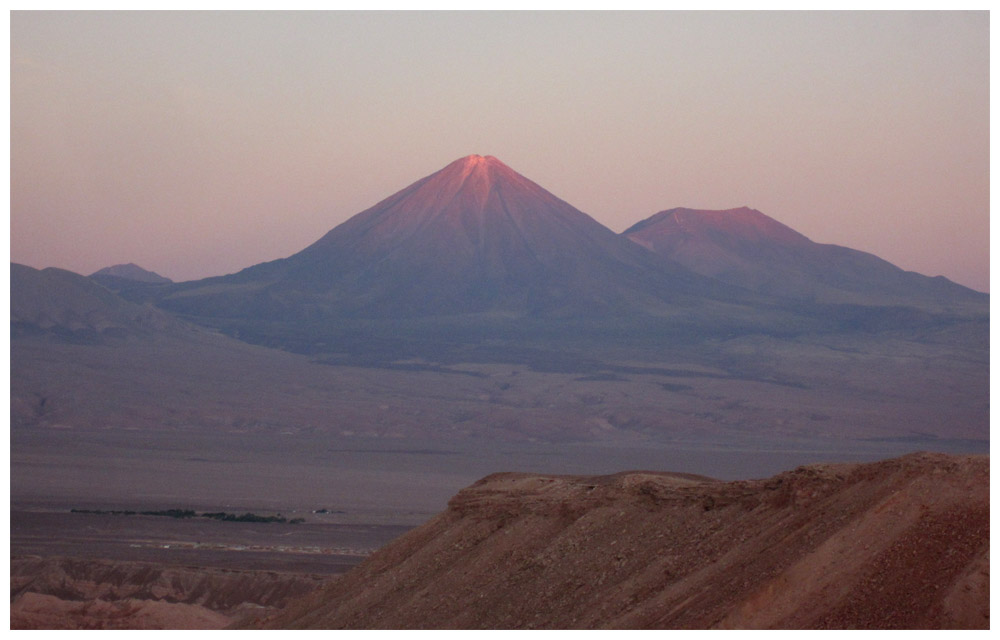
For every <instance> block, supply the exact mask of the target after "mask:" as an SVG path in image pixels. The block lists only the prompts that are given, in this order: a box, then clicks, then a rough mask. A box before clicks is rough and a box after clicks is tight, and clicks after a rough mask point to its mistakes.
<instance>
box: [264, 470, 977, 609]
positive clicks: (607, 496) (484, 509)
mask: <svg viewBox="0 0 1000 640" xmlns="http://www.w3.org/2000/svg"><path fill="white" fill-rule="evenodd" d="M251 624H252V625H259V626H265V627H272V628H302V627H306V628H310V627H312V628H341V627H343V628H428V627H431V628H453V627H459V628H530V627H540V628H942V627H943V628H969V627H971V628H988V627H989V459H988V458H987V457H953V456H946V455H940V454H912V455H908V456H905V457H903V458H898V459H893V460H886V461H881V462H877V463H871V464H857V465H817V466H809V467H801V468H798V469H796V470H794V471H790V472H787V473H783V474H780V475H778V476H775V477H773V478H770V479H765V480H751V481H740V482H727V483H723V482H716V481H712V480H709V479H705V478H699V477H693V476H682V475H678V474H665V473H650V472H629V473H622V474H617V475H613V476H602V477H568V476H533V475H527V474H513V473H501V474H495V475H491V476H488V477H487V478H484V479H483V480H481V481H479V482H477V483H476V484H474V485H472V486H471V487H469V488H467V489H465V490H463V491H461V492H460V493H459V494H458V495H456V496H455V497H454V498H453V499H452V501H451V502H450V504H449V508H448V509H447V511H445V512H444V513H442V514H441V515H439V516H437V517H436V518H435V519H433V520H431V521H430V522H428V523H427V524H426V525H424V526H422V527H420V528H418V529H415V530H414V531H412V532H410V533H409V534H407V535H405V536H403V537H402V538H400V539H398V540H397V541H396V542H394V543H392V544H390V545H389V546H387V547H386V548H384V549H383V550H381V551H379V552H378V553H376V554H375V555H373V556H372V557H371V558H369V559H368V560H367V561H366V562H364V563H363V564H362V565H360V566H359V567H358V568H356V569H355V570H353V571H352V572H350V573H348V574H346V575H345V576H344V577H343V578H342V579H340V580H338V581H337V582H335V583H332V584H330V585H329V586H326V587H324V588H323V589H321V590H317V591H316V592H314V593H312V594H310V595H309V596H307V597H305V598H303V599H301V600H297V601H295V602H293V603H292V604H291V605H289V606H288V607H287V608H286V609H285V610H283V611H282V612H280V613H278V614H277V615H272V616H269V617H268V616H262V617H260V618H259V619H257V620H256V621H251Z"/></svg>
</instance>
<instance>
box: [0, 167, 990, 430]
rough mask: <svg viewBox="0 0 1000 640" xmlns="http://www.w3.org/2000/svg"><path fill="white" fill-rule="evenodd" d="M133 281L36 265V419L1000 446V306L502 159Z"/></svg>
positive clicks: (727, 217) (757, 216)
mask: <svg viewBox="0 0 1000 640" xmlns="http://www.w3.org/2000/svg"><path fill="white" fill-rule="evenodd" d="M133 267H134V265H133V266H131V267H129V266H127V265H126V268H122V269H109V270H102V271H101V272H98V273H97V274H94V275H93V276H92V277H85V276H81V275H78V274H74V273H71V272H68V271H64V270H61V269H51V268H50V269H43V270H37V269H32V268H30V267H26V266H23V265H17V264H11V336H12V347H11V351H12V357H11V372H12V373H11V378H12V381H13V382H12V388H11V397H12V407H14V408H13V409H12V420H15V422H16V423H17V424H22V425H30V424H88V425H100V424H110V425H127V424H138V423H141V424H143V425H160V424H163V425H185V424H188V423H191V424H199V425H222V426H224V427H226V428H230V427H231V428H243V427H244V426H245V425H253V428H255V429H256V428H260V429H265V430H270V429H278V428H291V429H308V430H313V429H316V430H319V431H325V430H331V429H332V430H335V431H338V432H342V433H351V434H354V433H361V434H366V435H370V436H376V437H382V436H392V437H397V436H400V435H411V436H412V435H420V436H422V437H423V436H427V437H438V436H439V435H441V434H453V435H461V436H473V435H474V436H476V437H511V438H530V439H534V438H540V439H546V440H552V441H557V440H562V439H590V438H598V439H602V438H609V439H615V438H623V439H629V438H644V437H655V438H667V439H672V438H673V439H684V438H693V439H696V440H697V439H704V438H709V439H711V438H721V439H723V440H724V441H725V442H743V441H746V440H747V439H749V440H750V441H753V442H757V441H759V439H760V438H762V437H764V436H765V434H770V437H774V438H779V439H780V438H786V437H788V438H806V439H809V438H814V437H822V438H827V437H830V438H835V439H838V442H839V440H843V439H844V438H852V437H853V438H869V439H874V440H871V441H872V442H881V440H879V439H880V438H890V439H892V438H916V439H917V441H919V442H921V443H926V442H929V443H934V442H935V441H936V439H939V438H946V439H956V438H957V439H966V440H968V441H970V442H973V441H974V442H975V443H978V444H976V446H981V441H984V439H988V416H989V394H988V381H989V375H988V372H989V367H988V354H989V338H988V331H989V305H988V296H987V295H985V294H981V293H977V292H974V291H971V290H969V289H966V288H964V287H961V286H959V285H956V284H954V283H951V282H949V281H947V280H945V279H943V278H927V277H925V276H921V275H918V274H913V273H907V272H904V271H902V270H900V269H897V268H896V267H894V266H892V265H890V264H888V263H886V262H885V261H882V260H880V259H878V258H876V257H875V256H871V255H869V254H864V253H861V252H857V251H853V250H851V249H845V248H842V247H833V246H830V245H821V244H817V243H814V242H812V241H810V240H809V239H807V238H805V237H804V236H802V235H801V234H798V233H796V232H795V231H793V230H791V229H789V228H788V227H786V226H784V225H781V224H780V223H777V222H775V221H774V220H771V219H770V218H768V217H767V216H765V215H763V214H761V213H759V212H756V211H753V210H750V209H737V210H731V211H721V212H708V211H700V212H699V211H692V210H686V209H680V210H671V211H666V212H663V213H660V214H657V215H656V216H653V217H652V218H650V219H649V220H647V221H645V222H643V223H640V224H638V225H636V226H634V227H633V228H631V229H629V230H628V231H627V232H626V233H624V234H615V233H614V232H612V231H610V230H608V229H606V228H605V227H603V226H602V225H600V224H599V223H597V222H596V221H594V220H593V219H591V218H590V217H589V216H587V215H586V214H584V213H582V212H580V211H578V210H576V209H575V208H573V207H572V206H570V205H569V204H567V203H565V202H563V201H562V200H559V199H558V198H556V197H555V196H553V195H551V194H550V193H548V192H547V191H545V190H544V189H542V188H541V187H539V186H538V185H536V184H535V183H533V182H531V181H529V180H527V179H526V178H524V177H522V176H520V175H518V174H517V173H515V172H514V171H512V170H511V169H510V168H508V167H506V166H505V165H503V164H502V163H501V162H499V161H498V160H496V159H495V158H491V157H488V156H487V157H482V156H469V157H467V158H463V159H461V160H458V161H456V162H454V163H452V164H450V165H448V166H447V167H445V168H444V169H442V170H441V171H439V172H437V173H435V174H432V175H430V176H428V177H426V178H424V179H422V180H420V181H418V182H416V183H414V184H412V185H410V186H409V187H407V188H406V189H403V190H402V191H400V192H399V193H397V194H395V195H393V196H391V197H389V198H387V199H386V200H383V201H382V202H380V203H378V204H376V205H375V206H374V207H372V208H370V209H368V210H366V211H364V212H362V213H360V214H358V215H356V216H354V217H353V218H351V219H349V220H348V221H346V222H345V223H343V224H341V225H340V226H338V227H336V228H335V229H333V230H331V231H330V232H329V233H327V234H326V235H325V236H324V237H322V238H320V239H319V240H318V241H317V242H315V243H314V244H312V245H311V246H309V247H307V248H305V249H304V250H303V251H301V252H299V253H296V254H295V255H292V256H290V257H288V258H285V259H282V260H276V261H273V262H267V263H263V264H259V265H256V266H253V267H250V268H248V269H244V270H243V271H240V272H239V273H236V274H232V275H228V276H221V277H216V278H207V279H204V280H198V281H192V282H182V283H170V282H163V281H162V280H157V278H156V277H153V276H155V274H153V276H150V275H149V272H146V271H145V270H143V269H141V268H139V267H134V268H133ZM116 273H117V274H118V275H115V274H116ZM122 274H124V276H123V275H122ZM136 277H138V278H140V279H132V278H136ZM194 325H201V327H207V328H208V330H207V331H206V330H204V329H203V328H197V329H196V328H195V327H194ZM220 333H221V334H223V335H219V334H220ZM231 338H237V339H238V341H237V340H232V339H231ZM247 343H250V344H247ZM254 345H257V346H254ZM259 346H265V347H277V348H280V349H282V350H284V351H290V352H293V353H291V354H290V353H280V352H277V351H274V350H273V349H260V348H259ZM295 354H299V355H295ZM301 354H306V355H308V357H300V356H301ZM341 365H343V366H341ZM360 372H365V373H364V376H370V378H371V380H373V381H374V380H378V382H377V384H376V383H375V382H355V381H356V380H361V379H362V378H363V377H364V376H362V374H361V373H360ZM388 380H391V381H393V382H392V385H395V386H393V387H392V389H393V390H392V391H391V393H389V395H390V396H391V397H392V398H394V400H393V401H392V402H388V401H387V400H386V396H385V394H384V393H383V392H382V390H383V389H385V388H386V387H385V385H386V384H388V382H386V381H388ZM397 401H398V402H397ZM383 406H384V407H389V409H381V408H380V407H383ZM376 408H377V410H376ZM382 411H386V413H382ZM906 441H907V442H908V441H909V440H906Z"/></svg>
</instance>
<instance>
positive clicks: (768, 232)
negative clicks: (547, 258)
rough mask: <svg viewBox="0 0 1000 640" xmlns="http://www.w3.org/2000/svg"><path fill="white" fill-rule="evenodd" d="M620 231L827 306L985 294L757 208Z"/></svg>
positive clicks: (681, 258)
mask: <svg viewBox="0 0 1000 640" xmlns="http://www.w3.org/2000/svg"><path fill="white" fill-rule="evenodd" d="M622 235H623V236H625V237H627V238H629V239H630V240H632V241H633V242H636V243H637V244H640V245H642V246H644V247H646V248H648V249H650V250H652V251H655V252H656V253H658V254H659V255H661V256H663V257H665V258H668V259H670V260H671V261H674V262H676V263H679V264H681V265H683V266H685V267H687V268H689V269H691V270H692V271H695V272H697V273H699V274H702V275H705V276H709V277H712V278H717V279H719V280H722V281H725V282H728V283H730V284H733V285H736V286H739V287H743V288H746V289H749V290H752V291H756V292H758V293H764V294H769V295H774V296H780V297H785V298H793V299H797V300H808V301H811V302H819V303H828V304H860V305H880V306H887V305H898V306H911V307H918V308H926V309H932V310H939V311H941V310H950V311H956V310H962V309H965V310H968V309H979V310H983V305H984V303H986V302H987V300H988V296H987V295H986V294H983V293H979V292H976V291H973V290H971V289H967V288H966V287H963V286H961V285H958V284H956V283H954V282H952V281H950V280H948V279H947V278H944V277H941V276H938V277H936V278H930V277H927V276H924V275H920V274H918V273H914V272H911V271H904V270H903V269H900V268H899V267H897V266H895V265H893V264H891V263H889V262H886V261H885V260H882V259H881V258H879V257H877V256H874V255H872V254H870V253H864V252H863V251H857V250H855V249H849V248H847V247H841V246H837V245H832V244H820V243H817V242H813V241H812V240H810V239H809V238H807V237H806V236H804V235H802V234H801V233H799V232H797V231H795V230H793V229H791V228H790V227H788V226H786V225H784V224H781V223H780V222H778V221H777V220H774V219H773V218H770V217H768V216H766V215H764V214H763V213H761V212H760V211H757V210H756V209H750V208H748V207H741V208H738V209H727V210H722V211H710V210H698V209H686V208H676V209H669V210H667V211H661V212H659V213H657V214H655V215H653V216H651V217H649V218H647V219H646V220H643V221H642V222H639V223H637V224H635V225H633V226H632V227H630V228H629V229H626V230H625V231H624V233H623V234H622Z"/></svg>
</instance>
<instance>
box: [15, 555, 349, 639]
mask: <svg viewBox="0 0 1000 640" xmlns="http://www.w3.org/2000/svg"><path fill="white" fill-rule="evenodd" d="M329 579H330V578H329V576H325V577H324V576H312V575H300V574H291V573H278V572H273V571H237V570H228V569H210V568H200V567H179V566H164V565H157V564H151V563H143V562H114V561H108V560H86V559H77V558H38V557H24V558H13V559H12V560H11V589H10V595H11V604H10V626H11V628H12V629H221V628H223V627H225V626H227V625H229V624H231V623H233V622H234V621H237V620H240V619H241V618H243V617H244V616H246V615H248V614H255V615H262V614H264V613H268V612H274V611H275V610H277V608H278V607H281V606H283V605H284V604H286V603H287V602H288V601H289V600H290V599H292V598H296V597H302V596H303V595H305V594H307V593H309V592H310V591H312V590H313V589H315V588H316V587H317V585H319V584H321V583H322V582H323V581H324V580H329Z"/></svg>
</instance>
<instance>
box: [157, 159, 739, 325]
mask: <svg viewBox="0 0 1000 640" xmlns="http://www.w3.org/2000/svg"><path fill="white" fill-rule="evenodd" d="M730 289H731V288H730V287H727V286H725V285H722V284H721V283H717V282H714V281H712V280H709V279H707V278H703V277H701V276H698V275H697V274H694V273H692V272H690V271H689V270H687V269H684V268H682V267H679V266H678V265H675V264H673V263H671V262H669V261H666V260H662V259H660V258H658V257H657V256H655V254H653V253H651V252H649V251H647V250H645V249H643V248H641V247H639V246H637V245H635V244H634V243H631V242H628V241H627V240H626V239H624V238H622V237H620V236H618V235H616V234H615V233H614V232H612V231H610V230H609V229H607V228H606V227H604V226H602V225H601V224H600V223H598V222H596V221H595V220H594V219H592V218H591V217H590V216H588V215H586V214H584V213H582V212H581V211H579V210H577V209H575V208H574V207H572V206H570V205H569V204H567V203H566V202H563V201H562V200H560V199H559V198H557V197H555V196H554V195H552V194H551V193H549V192H548V191H546V190H545V189H543V188H541V187H540V186H538V185H537V184H535V183H534V182H532V181H530V180H528V179H527V178H525V177H523V176H521V175H519V174H518V173H516V172H515V171H513V170H512V169H510V168H509V167H507V166H506V165H505V164H503V163H502V162H500V161H499V160H497V159H496V158H493V157H491V156H485V157H484V156H478V155H472V156H468V157H465V158H462V159H459V160H456V161H455V162H452V163H451V164H449V165H448V166H446V167H445V168H443V169H441V170H440V171H438V172H436V173H434V174H432V175H430V176H427V177H426V178H424V179H422V180H419V181H417V182H415V183H413V184H412V185H410V186H409V187H406V188H405V189H403V190H402V191H399V192H398V193H396V194H394V195H392V196H390V197H389V198H386V199H385V200H383V201H382V202H379V203H378V204H376V205H375V206H373V207H371V208H370V209H367V210H366V211H363V212H361V213H359V214H357V215H355V216H354V217H352V218H351V219H349V220H347V221H346V222H344V223H343V224H341V225H339V226H338V227H336V228H334V229H333V230H332V231H330V232H329V233H327V234H326V235H325V236H323V237H322V238H321V239H319V240H318V241H317V242H316V243H314V244H313V245H311V246H309V247H307V248H306V249H304V250H303V251H301V252H299V253H297V254H295V255H293V256H291V257H289V258H286V259H284V260H278V261H274V262H270V263H265V264H262V265H257V266H256V267H251V268H249V269H245V270H244V271H242V272H240V273H238V274H234V275H233V276H226V277H222V278H213V279H209V280H205V281H200V282H195V283H186V284H185V285H183V286H181V287H178V288H177V289H175V290H174V292H173V293H172V294H171V295H169V296H168V297H167V298H165V299H161V301H160V303H161V304H162V305H163V306H165V307H166V308H168V309H173V310H177V311H181V312H184V313H188V314H191V315H193V316H217V317H224V316H230V317H232V316H234V315H240V314H244V313H252V314H254V315H255V316H256V317H258V318H272V319H294V320H301V319H302V318H310V317H319V316H323V315H324V314H328V313H334V314H335V315H340V316H362V317H376V318H378V317H381V318H412V317H427V316H444V315H458V314H470V313H477V314H479V313H492V314H500V315H511V316H513V317H519V316H522V315H541V316H550V317H559V316H569V315H573V316H577V315H580V314H609V313H610V314H617V315H622V314H628V313H633V312H635V311H636V310H644V311H651V312H665V313H669V312H670V309H671V305H676V304H682V305H683V303H684V302H685V301H691V300H693V299H698V300H701V299H703V298H704V297H706V296H708V297H712V296H714V297H715V299H721V298H725V299H732V297H733V294H732V293H731V292H730Z"/></svg>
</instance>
